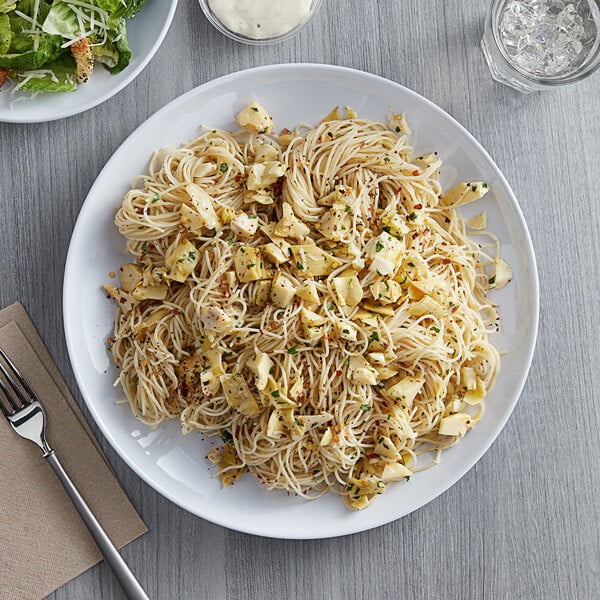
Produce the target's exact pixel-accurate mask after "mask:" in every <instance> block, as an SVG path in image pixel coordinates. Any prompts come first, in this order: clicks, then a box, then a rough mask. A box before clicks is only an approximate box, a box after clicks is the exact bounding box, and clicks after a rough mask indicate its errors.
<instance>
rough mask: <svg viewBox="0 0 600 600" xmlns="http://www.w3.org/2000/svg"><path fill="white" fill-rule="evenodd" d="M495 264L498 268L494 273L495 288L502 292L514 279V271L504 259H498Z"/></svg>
mask: <svg viewBox="0 0 600 600" xmlns="http://www.w3.org/2000/svg"><path fill="white" fill-rule="evenodd" d="M494 264H495V267H496V268H495V272H494V273H495V276H494V287H495V288H496V289H497V290H501V289H502V288H503V287H504V286H505V285H506V284H507V283H508V282H509V281H510V280H511V279H512V276H513V273H512V269H511V268H510V266H509V265H508V263H507V262H506V261H505V260H503V259H502V258H497V259H496V260H495V261H494Z"/></svg>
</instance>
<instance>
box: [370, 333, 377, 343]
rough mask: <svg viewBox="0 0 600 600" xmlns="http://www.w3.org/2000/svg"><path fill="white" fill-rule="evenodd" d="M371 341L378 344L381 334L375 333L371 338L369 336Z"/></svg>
mask: <svg viewBox="0 0 600 600" xmlns="http://www.w3.org/2000/svg"><path fill="white" fill-rule="evenodd" d="M369 341H371V342H378V341H379V334H378V333H377V332H376V331H374V332H373V333H372V334H371V335H370V336H369Z"/></svg>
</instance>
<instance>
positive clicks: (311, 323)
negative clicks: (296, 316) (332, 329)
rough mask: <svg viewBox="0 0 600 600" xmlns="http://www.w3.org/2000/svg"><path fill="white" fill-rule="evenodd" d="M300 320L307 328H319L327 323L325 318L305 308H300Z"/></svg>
mask: <svg viewBox="0 0 600 600" xmlns="http://www.w3.org/2000/svg"><path fill="white" fill-rule="evenodd" d="M300 320H301V321H302V323H303V324H304V325H306V326H308V327H320V326H321V325H325V323H327V317H323V316H321V315H319V314H317V313H316V312H313V311H312V310H308V309H307V308H302V309H301V310H300Z"/></svg>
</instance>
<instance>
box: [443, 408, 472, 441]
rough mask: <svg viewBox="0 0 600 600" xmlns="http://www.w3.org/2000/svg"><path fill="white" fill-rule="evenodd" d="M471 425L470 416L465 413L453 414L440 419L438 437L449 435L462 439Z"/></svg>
mask: <svg viewBox="0 0 600 600" xmlns="http://www.w3.org/2000/svg"><path fill="white" fill-rule="evenodd" d="M471 423H472V417H471V415H469V414H467V413H455V414H453V415H449V416H448V417H443V418H441V419H440V428H439V432H440V435H451V436H457V437H462V436H463V435H465V433H466V432H467V430H468V429H469V426H470V425H471Z"/></svg>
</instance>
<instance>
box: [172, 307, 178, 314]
mask: <svg viewBox="0 0 600 600" xmlns="http://www.w3.org/2000/svg"><path fill="white" fill-rule="evenodd" d="M171 312H172V313H173V314H174V315H178V314H179V309H178V308H174V309H173V310H171Z"/></svg>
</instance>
